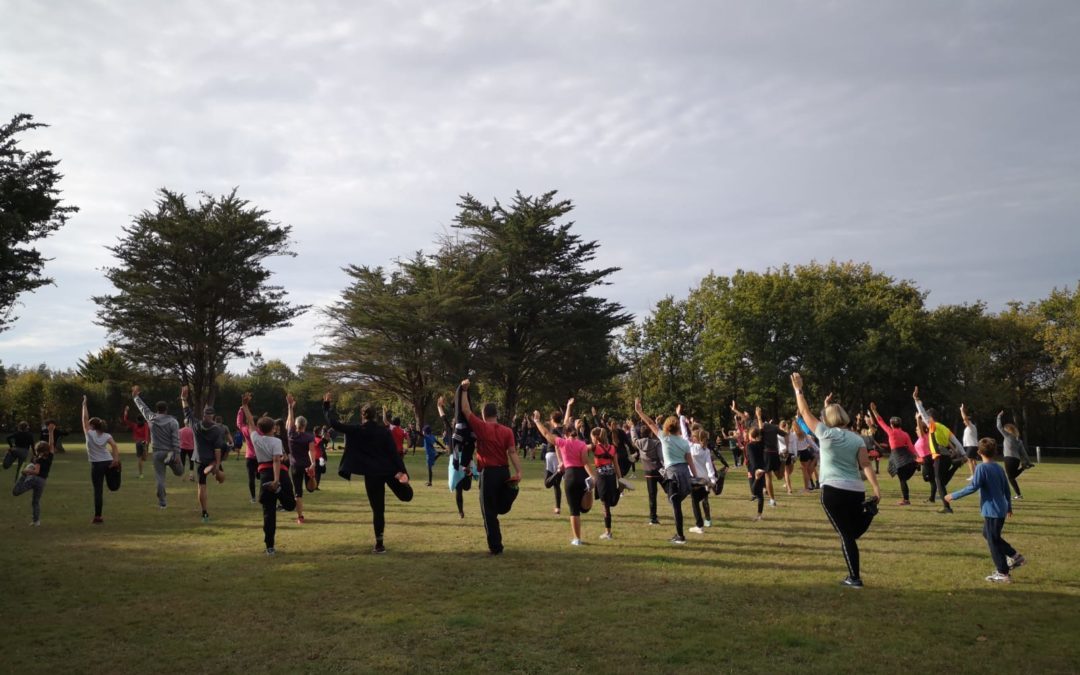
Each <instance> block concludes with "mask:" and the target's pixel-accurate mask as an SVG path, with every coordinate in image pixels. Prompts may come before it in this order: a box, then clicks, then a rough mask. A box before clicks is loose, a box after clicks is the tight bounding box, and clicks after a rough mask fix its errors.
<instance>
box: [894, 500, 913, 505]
mask: <svg viewBox="0 0 1080 675" xmlns="http://www.w3.org/2000/svg"><path fill="white" fill-rule="evenodd" d="M896 505H897V506H911V502H909V501H908V500H906V499H901V500H900V501H898V502H896Z"/></svg>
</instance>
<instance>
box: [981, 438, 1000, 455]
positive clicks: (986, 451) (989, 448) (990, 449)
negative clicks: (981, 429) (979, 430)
mask: <svg viewBox="0 0 1080 675" xmlns="http://www.w3.org/2000/svg"><path fill="white" fill-rule="evenodd" d="M997 449H998V448H997V441H995V440H994V439H992V438H982V439H979V454H980V455H982V456H983V457H985V458H987V459H993V458H994V457H997Z"/></svg>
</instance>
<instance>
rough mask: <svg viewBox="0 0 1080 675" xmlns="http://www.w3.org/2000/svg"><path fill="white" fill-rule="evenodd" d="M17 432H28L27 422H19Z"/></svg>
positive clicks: (28, 424) (28, 425)
mask: <svg viewBox="0 0 1080 675" xmlns="http://www.w3.org/2000/svg"><path fill="white" fill-rule="evenodd" d="M16 428H17V429H18V430H19V431H28V430H29V429H30V423H29V422H19V426H18V427H16Z"/></svg>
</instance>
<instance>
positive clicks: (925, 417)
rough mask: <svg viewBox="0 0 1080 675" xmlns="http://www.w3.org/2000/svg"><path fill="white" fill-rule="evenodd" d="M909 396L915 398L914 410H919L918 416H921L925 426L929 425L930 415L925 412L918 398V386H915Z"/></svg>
mask: <svg viewBox="0 0 1080 675" xmlns="http://www.w3.org/2000/svg"><path fill="white" fill-rule="evenodd" d="M911 398H913V399H915V410H917V411H919V416H920V417H922V418H923V421H924V422H926V425H927V426H930V416H929V415H927V414H926V408H924V407H923V404H922V399H920V398H919V388H918V387H915V391H914V392H912V394H911Z"/></svg>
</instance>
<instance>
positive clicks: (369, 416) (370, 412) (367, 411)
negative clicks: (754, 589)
mask: <svg viewBox="0 0 1080 675" xmlns="http://www.w3.org/2000/svg"><path fill="white" fill-rule="evenodd" d="M360 418H361V419H363V420H364V421H365V422H374V421H375V406H373V405H371V404H370V403H365V404H364V405H362V406H360Z"/></svg>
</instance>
